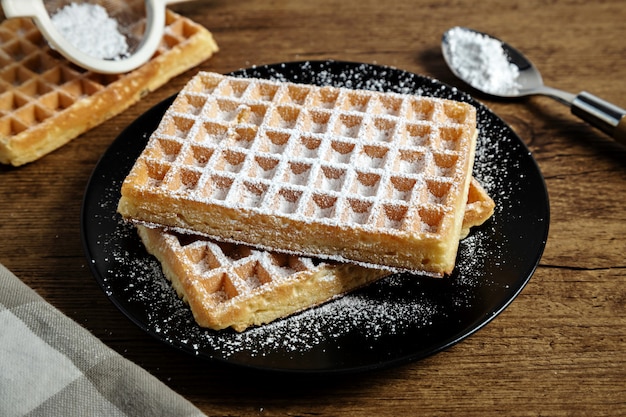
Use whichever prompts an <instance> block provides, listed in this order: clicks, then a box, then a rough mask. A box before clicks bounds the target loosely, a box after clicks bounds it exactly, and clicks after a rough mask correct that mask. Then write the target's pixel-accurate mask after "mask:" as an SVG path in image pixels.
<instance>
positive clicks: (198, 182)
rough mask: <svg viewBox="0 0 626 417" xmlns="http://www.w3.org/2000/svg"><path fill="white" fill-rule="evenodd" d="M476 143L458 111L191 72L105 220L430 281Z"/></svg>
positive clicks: (448, 250)
mask: <svg viewBox="0 0 626 417" xmlns="http://www.w3.org/2000/svg"><path fill="white" fill-rule="evenodd" d="M476 135H477V131H476V110H475V108H474V107H473V106H471V105H469V104H466V103H460V102H456V101H451V100H444V99H437V98H429V97H420V96H414V95H402V94H395V93H381V92H374V91H363V90H351V89H347V88H335V87H328V86H327V87H318V86H312V85H303V84H293V83H287V82H278V81H268V80H258V79H246V78H236V77H229V76H223V75H219V74H214V73H206V72H201V73H199V74H198V75H196V76H195V77H194V78H193V79H192V80H191V81H190V82H189V83H188V84H187V86H186V87H185V88H184V89H183V91H181V93H180V94H179V95H178V97H177V99H176V100H175V102H174V103H173V104H172V106H171V107H170V108H169V109H168V110H167V112H166V114H165V116H164V118H163V120H162V121H161V123H160V125H159V127H158V128H157V130H156V131H155V132H154V133H153V135H152V136H151V138H150V140H149V143H148V145H147V147H146V149H145V150H144V151H143V153H142V154H141V155H140V157H139V159H138V160H137V162H136V163H135V165H134V166H133V168H132V170H131V172H130V173H129V175H128V176H127V178H126V180H125V181H124V183H123V186H122V198H121V200H120V202H119V205H118V211H119V212H120V213H121V214H122V215H123V216H124V217H125V218H127V219H132V220H135V221H141V222H147V223H155V224H161V225H165V226H168V227H177V228H180V229H185V230H190V231H193V232H195V233H200V234H205V235H207V236H211V237H214V238H216V239H218V240H222V241H230V242H236V243H245V244H249V245H253V246H256V247H260V248H267V249H271V250H276V251H282V252H285V253H294V254H303V255H307V256H314V257H322V258H326V259H333V260H338V261H352V262H356V263H359V264H362V265H366V266H373V265H378V266H383V267H386V268H389V269H396V270H397V269H407V270H420V271H427V272H430V273H432V274H435V275H443V274H445V273H449V272H450V271H451V270H452V269H453V267H454V261H455V257H456V252H457V249H458V242H459V235H460V233H461V227H462V221H463V212H464V208H465V204H466V197H467V193H468V187H469V183H470V179H471V171H472V166H473V162H474V151H475V144H476Z"/></svg>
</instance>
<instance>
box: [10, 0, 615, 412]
mask: <svg viewBox="0 0 626 417" xmlns="http://www.w3.org/2000/svg"><path fill="white" fill-rule="evenodd" d="M175 9H176V10H177V11H178V12H180V13H182V14H184V15H186V16H189V17H191V18H193V19H194V20H196V21H198V22H200V23H202V24H204V25H205V26H206V27H207V28H209V29H210V30H211V31H212V32H213V33H214V35H215V37H216V40H217V42H218V44H219V45H220V47H221V51H220V52H219V53H218V54H217V55H216V56H215V57H214V58H212V59H211V60H209V61H207V62H206V63H204V64H203V65H202V66H201V68H200V69H204V70H211V71H217V72H222V73H226V72H229V71H232V70H236V69H239V68H243V67H248V66H251V65H262V64H268V63H276V62H282V61H294V60H309V59H337V60H346V61H360V62H366V63H377V64H382V65H390V66H394V67H398V68H401V69H404V70H408V71H412V72H416V73H420V74H424V75H428V76H431V77H435V78H437V79H439V80H441V81H443V82H446V83H449V84H452V85H454V86H457V87H459V88H462V89H466V90H467V91H469V92H470V93H474V92H472V91H471V90H468V89H467V87H466V86H464V85H463V84H462V83H460V82H459V81H457V80H456V79H454V78H453V76H452V75H451V73H450V72H449V71H448V70H447V69H446V67H445V64H444V63H443V59H442V57H441V53H440V52H439V51H440V50H439V41H440V38H441V34H442V33H443V32H444V31H445V30H446V29H448V28H449V27H451V26H455V25H463V26H469V27H472V28H475V29H478V30H481V31H485V32H489V33H492V34H494V35H496V36H498V37H500V38H503V39H506V40H508V41H509V42H511V43H512V44H513V45H515V46H516V47H517V48H519V49H520V50H522V51H524V52H525V53H526V54H527V55H528V56H529V57H530V58H531V59H532V60H533V61H534V62H535V63H536V64H537V65H538V66H539V68H540V69H541V71H542V73H543V77H544V80H545V81H546V83H547V84H549V85H551V86H553V87H557V88H562V89H565V90H568V91H570V92H578V91H581V90H586V91H589V92H591V93H593V94H596V95H598V96H600V97H602V98H604V99H606V100H608V101H611V102H613V103H615V104H618V105H620V106H622V107H626V99H625V98H624V97H626V85H624V84H623V83H621V82H620V81H619V80H624V79H626V46H625V45H626V43H625V42H624V39H626V28H625V26H624V21H626V7H624V2H623V1H622V0H605V1H597V2H588V1H580V0H564V1H548V0H529V1H525V2H498V1H496V0H485V1H480V2H478V1H465V0H452V1H432V0H424V1H408V0H407V1H393V0H392V1H388V2H383V1H380V0H376V1H372V0H365V1H363V0H359V1H357V0H346V1H342V2H335V1H330V0H323V1H303V0H291V1H263V0H241V1H236V2H235V1H227V0H212V1H196V2H190V3H187V4H181V5H178V6H176V7H175ZM196 71H197V69H194V70H192V71H189V72H188V73H186V74H183V75H181V76H179V77H177V78H176V79H174V80H173V81H172V82H170V83H169V84H168V85H167V86H165V87H163V88H161V89H160V90H158V91H157V92H155V93H153V94H151V95H149V96H148V97H146V98H145V99H144V100H142V101H141V102H140V103H138V104H137V105H135V106H134V107H132V108H131V109H129V110H128V111H126V112H124V113H123V114H121V115H119V116H118V117H116V118H114V119H112V120H110V121H108V122H106V123H104V124H103V125H101V126H98V127H96V128H95V129H93V130H91V131H90V132H88V133H86V134H84V135H83V136H81V137H80V138H78V139H76V140H75V141H73V142H71V143H70V144H68V145H66V146H65V147H63V148H62V149H60V150H58V151H56V152H54V153H52V154H50V155H48V156H46V157H44V158H42V159H41V160H39V161H37V162H35V163H32V164H29V165H26V166H23V167H21V168H17V169H16V168H10V167H6V166H1V167H0V190H1V193H2V194H1V195H2V200H1V203H0V218H1V220H0V241H1V242H2V243H1V244H0V262H2V263H3V264H4V265H5V266H7V267H8V268H9V269H11V270H12V271H13V272H14V273H15V274H16V275H18V276H19V277H20V278H21V279H23V280H24V281H25V282H26V283H27V284H29V285H30V286H31V287H33V288H34V289H35V290H36V291H37V292H39V293H40V294H41V295H42V296H44V297H45V298H46V299H47V300H48V301H49V302H51V303H52V304H53V305H55V306H56V307H58V308H59V309H61V310H62V311H63V312H65V313H66V314H67V315H69V316H70V317H72V318H74V319H75V320H76V321H78V322H79V323H80V324H82V325H84V326H85V327H86V328H88V329H89V330H90V331H91V332H93V333H94V334H95V335H96V336H98V337H99V338H101V339H102V340H103V341H104V342H105V343H106V344H108V345H109V346H111V347H112V348H114V349H116V350H117V351H118V352H120V353H121V354H122V355H124V356H125V357H127V358H129V359H131V360H133V361H135V362H136V363H138V364H139V365H141V366H143V367H145V368H146V369H147V370H148V371H150V372H152V373H153V374H155V375H156V376H157V377H158V378H160V379H161V380H163V381H164V382H165V383H166V384H168V385H169V386H170V387H172V388H173V389H174V390H176V391H177V392H179V393H181V394H182V395H184V396H185V397H186V398H188V399H190V400H191V401H192V402H193V403H195V404H196V405H197V406H199V407H200V408H202V409H203V410H204V411H205V412H206V414H207V415H221V416H234V415H251V416H254V415H262V416H275V415H334V416H347V415H350V416H370V415H380V416H387V415H389V416H392V415H394V416H395V415H424V416H444V415H445V416H449V415H462V416H487V415H505V416H589V415H592V416H617V415H626V260H625V253H626V240H625V238H624V236H626V210H625V209H624V202H625V201H626V165H625V164H624V161H625V160H626V152H625V150H624V148H623V147H621V146H619V145H617V144H615V143H613V142H612V141H611V140H609V139H608V138H607V137H606V136H604V135H603V134H601V133H599V132H598V131H596V130H594V129H593V128H591V127H589V126H587V125H586V124H585V123H583V122H581V121H580V120H578V119H576V118H575V117H574V116H572V115H570V113H569V110H568V109H567V108H565V107H564V106H562V105H560V104H558V103H556V102H554V101H552V100H551V99H549V98H545V97H532V98H528V99H522V100H517V101H514V102H505V101H494V100H489V99H487V98H486V97H482V96H480V95H476V97H477V98H478V99H479V100H481V101H482V102H484V103H485V104H486V105H487V106H489V107H490V108H491V109H492V110H493V111H494V112H496V113H497V114H498V115H499V116H501V117H502V118H503V119H504V120H505V121H506V122H508V123H509V124H510V125H511V126H512V127H513V129H514V130H515V131H516V132H517V133H518V134H519V135H520V137H521V138H522V139H523V140H524V142H525V143H526V144H527V145H528V147H529V149H530V151H531V152H532V154H533V156H534V157H535V158H536V160H537V162H538V164H539V166H540V168H541V170H542V172H543V174H544V176H545V180H546V184H547V187H548V191H549V195H550V203H551V226H550V235H549V240H548V244H547V247H546V250H545V253H544V256H543V258H542V260H541V263H540V265H539V268H538V269H537V271H536V273H535V275H534V276H533V278H532V279H531V281H530V283H529V284H528V285H527V287H526V288H525V289H524V290H523V291H522V293H521V294H520V296H519V297H518V298H517V299H516V300H515V301H514V302H513V303H512V304H511V305H510V306H509V307H508V308H507V309H506V310H505V311H504V312H503V313H502V314H501V315H500V316H498V317H497V318H496V319H495V320H494V321H493V322H491V323H490V324H489V325H488V326H486V327H485V328H484V329H482V330H480V331H479V332H477V333H476V334H475V335H473V336H472V337H470V338H468V339H467V340H465V341H463V342H462V343H460V344H458V345H456V346H454V347H452V348H451V349H449V350H447V351H445V352H442V353H440V354H437V355H435V356H433V357H430V358H427V359H425V360H423V361H420V362H416V363H411V364H408V365H403V366H399V367H396V368H393V369H388V370H383V371H377V372H373V373H367V374H364V375H357V376H354V375H352V376H347V377H341V378H332V379H324V378H310V377H309V378H302V377H295V376H294V377H289V378H288V377H282V378H278V377H268V376H267V375H264V374H256V373H248V372H243V371H240V370H237V369H233V368H231V367H227V366H224V365H219V364H214V363H209V362H204V361H198V360H196V359H195V358H192V357H188V356H186V355H183V354H181V353H178V352H175V351H173V350H171V349H170V348H168V347H166V346H163V345H162V344H161V343H159V342H157V341H154V340H153V339H152V338H150V337H149V336H148V335H146V334H144V333H143V332H141V331H140V330H139V329H138V328H136V327H135V326H134V325H133V324H131V323H130V322H129V321H128V320H127V319H125V318H124V317H123V316H122V315H121V313H120V312H119V311H118V310H116V308H115V307H114V306H113V305H112V304H111V303H110V302H109V301H108V300H107V298H106V297H105V296H104V294H103V293H102V291H101V290H100V289H99V287H98V286H97V285H96V282H95V280H94V279H93V277H92V276H91V274H90V272H89V270H88V268H87V266H86V261H85V257H84V255H83V251H82V246H81V241H80V233H79V227H80V226H79V217H80V205H81V200H82V196H83V192H84V188H85V186H86V184H87V181H88V178H89V175H90V173H91V171H92V169H93V168H94V165H95V164H96V162H97V161H98V158H99V156H100V155H101V154H102V153H103V152H104V151H105V150H106V149H107V147H108V145H109V144H110V143H111V142H112V141H113V140H114V139H115V137H116V136H117V134H119V132H120V131H121V130H122V129H123V128H124V127H126V126H127V125H128V124H129V123H131V122H132V121H133V120H134V119H135V118H136V117H138V116H139V115H140V114H142V113H143V112H145V111H146V110H147V109H149V108H150V107H152V106H153V105H155V104H156V103H158V102H159V101H161V100H162V99H164V98H166V97H168V96H170V95H171V94H173V93H175V92H177V91H178V90H179V89H180V88H181V87H182V86H183V85H184V84H185V83H186V81H187V80H188V79H189V78H190V77H191V76H192V75H193V74H194V73H195V72H196Z"/></svg>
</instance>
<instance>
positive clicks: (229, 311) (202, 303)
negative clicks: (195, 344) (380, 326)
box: [138, 226, 388, 331]
mask: <svg viewBox="0 0 626 417" xmlns="http://www.w3.org/2000/svg"><path fill="white" fill-rule="evenodd" d="M138 232H139V235H140V236H141V238H142V240H143V242H144V245H145V246H146V248H147V250H148V252H150V253H152V254H153V255H154V256H156V257H157V259H159V260H160V262H161V264H162V266H163V271H164V273H165V275H166V277H167V278H168V279H169V280H170V281H172V284H173V286H174V288H175V289H176V291H177V293H178V295H179V296H180V297H182V299H183V300H185V301H186V302H187V303H188V304H189V306H190V308H191V311H192V313H193V316H194V319H195V320H196V322H197V323H198V324H199V325H200V326H201V327H207V328H211V329H214V330H220V329H224V328H226V327H232V328H233V329H235V330H236V331H243V330H245V329H246V328H248V327H250V326H253V325H261V324H265V323H269V322H272V321H274V320H276V319H278V318H281V317H286V316H289V315H291V314H294V313H297V312H299V311H301V310H304V309H307V308H310V307H313V306H315V305H319V304H321V303H324V302H326V301H329V300H330V299H333V298H335V297H337V296H340V295H342V294H345V293H347V292H349V291H352V290H355V289H356V288H359V287H362V286H364V285H367V284H369V283H371V282H373V281H375V280H377V279H380V278H382V277H384V276H386V275H388V272H386V271H381V270H371V269H365V268H359V267H357V266H355V265H348V264H343V265H340V264H334V265H331V264H329V263H325V262H321V263H320V262H314V261H313V260H312V259H311V258H306V257H299V256H294V255H284V254H278V253H273V252H267V251H259V250H256V249H252V248H250V247H247V246H244V245H236V244H228V243H218V242H214V241H211V240H207V239H203V238H199V237H193V236H185V235H178V234H175V233H170V232H166V231H164V230H162V229H150V228H146V227H144V226H138Z"/></svg>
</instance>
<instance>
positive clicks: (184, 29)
mask: <svg viewBox="0 0 626 417" xmlns="http://www.w3.org/2000/svg"><path fill="white" fill-rule="evenodd" d="M166 24H167V27H166V29H165V33H164V36H163V40H162V42H161V45H160V47H159V49H158V51H157V52H156V53H155V55H154V57H153V58H152V59H151V60H150V61H149V62H148V63H146V64H144V65H143V66H141V67H140V68H138V69H136V70H134V71H132V72H129V73H127V74H120V75H102V74H97V73H94V72H91V71H85V70H82V69H80V68H78V67H76V66H74V65H72V64H70V63H69V62H68V61H67V60H65V59H64V58H62V57H61V56H60V55H59V54H57V53H56V52H54V51H53V50H51V49H50V47H49V46H48V44H47V43H46V41H45V39H44V38H43V36H42V35H41V33H40V32H39V30H38V29H37V28H36V27H35V25H34V24H33V23H32V22H31V21H30V20H28V19H11V20H6V21H4V22H2V23H1V24H0V67H1V68H2V69H1V70H0V163H4V164H12V165H15V166H18V165H22V164H25V163H28V162H31V161H34V160H36V159H38V158H40V157H42V156H43V155H46V154H48V153H49V152H52V151H53V150H55V149H57V148H59V147H61V146H63V145H64V144H66V143H67V142H69V141H70V140H72V139H74V138H76V137H77V136H79V135H80V134H82V133H84V132H86V131H87V130H89V129H91V128H92V127H94V126H96V125H98V124H100V123H102V122H104V121H105V120H107V119H109V118H111V117H113V116H115V115H117V114H119V113H121V112H122V111H124V110H125V109H127V108H128V107H130V106H131V105H132V104H134V103H136V102H137V101H138V100H139V99H140V98H141V97H143V96H145V95H146V94H147V93H149V92H151V91H153V90H155V89H157V88H158V87H160V86H162V85H163V84H165V83H166V82H167V81H168V80H170V79H171V78H172V77H174V76H176V75H178V74H180V73H182V72H184V71H186V70H188V69H189V68H192V67H194V66H196V65H198V64H199V63H201V62H202V61H204V60H206V59H207V58H209V57H210V56H211V55H212V54H213V53H215V52H216V51H217V49H218V48H217V44H216V43H215V41H214V40H213V37H212V35H211V33H210V32H209V31H208V30H206V29H205V28H203V27H202V26H200V25H198V24H196V23H195V22H193V21H191V20H189V19H187V18H185V17H182V16H179V15H178V14H176V13H173V12H171V11H168V12H167V19H166Z"/></svg>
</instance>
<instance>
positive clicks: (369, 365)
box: [81, 61, 549, 373]
mask: <svg viewBox="0 0 626 417" xmlns="http://www.w3.org/2000/svg"><path fill="white" fill-rule="evenodd" d="M233 75H236V76H240V77H257V78H271V79H279V80H286V81H293V82H302V83H312V84H319V85H328V84H330V85H334V86H344V87H349V88H362V89H373V90H381V91H394V92H400V93H413V94H420V95H427V96H436V97H443V98H451V99H455V100H459V101H466V102H470V103H472V104H473V105H474V106H476V107H477V109H478V123H479V129H480V136H479V139H478V148H477V155H476V162H475V169H474V175H475V176H476V177H477V178H478V179H479V180H481V182H482V183H483V184H484V186H485V188H486V189H487V190H488V191H489V193H490V195H491V196H492V197H493V198H494V200H495V201H496V205H497V208H496V211H495V214H494V216H493V218H492V219H490V220H489V221H488V222H487V223H486V224H484V225H483V226H481V227H479V228H476V229H474V230H473V231H472V233H471V235H470V236H469V237H468V238H466V239H465V240H463V241H462V243H461V245H460V251H459V255H458V260H457V267H456V269H455V271H454V273H453V275H452V276H451V277H449V278H446V279H433V278H427V277H423V278H421V277H413V276H407V275H394V276H391V277H389V278H387V279H384V280H382V281H379V282H377V283H375V284H373V285H370V286H369V287H367V288H364V289H362V290H360V291H357V292H355V293H353V294H349V295H347V296H345V297H342V298H339V299H337V300H334V301H331V302H329V303H327V304H325V305H323V306H320V307H316V308H313V309H310V310H308V311H305V312H303V313H300V314H297V315H294V316H292V317H288V318H286V319H282V320H278V321H276V322H274V323H271V324H269V325H266V326H261V327H258V328H253V329H249V330H247V331H245V332H243V333H236V332H234V331H231V330H224V331H220V332H215V331H211V330H206V329H202V328H200V327H198V326H197V325H196V324H195V322H194V320H193V318H192V316H191V313H190V311H189V310H188V308H187V307H186V306H185V305H184V304H183V303H182V302H181V301H180V300H179V299H178V298H177V297H176V294H175V292H174V291H173V290H172V288H171V287H170V285H169V283H168V282H167V281H166V280H165V278H164V276H163V274H162V273H161V270H160V266H159V263H158V262H157V261H156V260H154V259H153V258H152V257H151V256H149V255H148V254H147V253H146V252H145V250H144V248H143V246H142V244H141V242H140V240H139V238H138V237H137V235H136V232H135V230H134V228H133V227H132V226H129V225H128V224H125V223H124V222H123V221H121V219H120V217H119V216H118V215H117V214H116V206H117V201H118V199H119V189H120V185H121V182H122V180H123V179H124V178H125V176H126V174H127V173H128V171H129V170H130V168H131V166H132V165H133V163H134V161H135V159H136V158H137V156H138V155H139V154H140V152H141V151H142V149H143V148H144V146H145V144H146V142H147V139H148V137H149V135H150V134H151V133H152V131H153V130H154V129H155V128H156V126H157V125H158V123H159V121H160V119H161V117H162V116H163V114H164V112H165V111H166V109H167V108H168V106H169V105H170V104H171V102H172V100H173V97H171V98H169V99H167V100H165V101H164V102H162V103H160V104H158V105H156V106H155V107H153V108H152V109H151V110H149V111H148V112H146V113H145V114H143V115H142V116H141V117H139V118H138V119H137V120H136V121H135V122H133V123H132V124H131V125H130V126H129V127H128V128H127V129H126V130H125V131H124V132H122V134H121V135H120V136H119V137H118V138H117V139H116V140H115V141H114V142H113V144H112V145H111V147H110V148H109V149H108V150H107V151H106V153H105V154H104V155H103V156H102V159H101V160H100V162H99V163H98V165H97V166H96V168H95V170H94V172H93V174H92V177H91V179H90V181H89V184H88V186H87V189H86V193H85V199H84V202H83V210H82V219H81V225H82V238H83V243H84V246H85V252H86V256H87V258H88V260H89V265H90V268H91V269H92V272H93V274H94V275H95V277H96V279H97V281H98V283H99V284H100V285H101V286H102V288H103V290H104V292H105V294H106V295H107V297H109V298H110V299H111V301H112V302H113V303H114V304H115V305H116V306H117V307H118V308H119V309H120V310H121V311H122V312H123V313H124V314H125V315H126V316H128V317H129V318H130V319H131V320H132V321H133V322H135V323H136V324H137V325H138V326H139V327H140V328H142V329H143V330H145V331H146V332H148V333H149V334H151V335H153V336H154V337H155V338H157V339H159V340H161V341H163V342H165V343H167V344H169V345H171V346H172V347H174V348H176V349H180V350H183V351H186V352H189V353H191V354H193V355H196V356H199V357H202V358H210V359H215V360H220V361H224V362H227V363H231V364H236V365H240V366H244V367H249V368H255V369H263V370H272V371H285V372H309V373H333V372H353V371H364V370H369V369H374V368H381V367H385V366H390V365H396V364H399V363H404V362H407V361H411V360H417V359H421V358H424V357H426V356H429V355H432V354H434V353H436V352H439V351H441V350H443V349H446V348H448V347H450V346H451V345H453V344H455V343H457V342H459V341H461V340H462V339H464V338H466V337H468V336H469V335H471V334H472V333H474V332H475V331H476V330H478V329H480V328H481V327H482V326H484V325H485V324H486V323H488V322H489V321H491V320H492V319H493V318H494V317H495V316H496V315H498V313H500V312H501V311H502V310H503V309H504V308H505V307H506V306H507V305H508V304H509V303H510V302H511V301H512V300H513V299H514V298H515V297H516V296H517V294H518V293H519V292H520V291H521V289H522V288H523V287H524V285H526V283H527V282H528V280H529V279H530V277H531V275H532V274H533V272H534V270H535V268H536V266H537V264H538V262H539V259H540V258H541V254H542V252H543V249H544V246H545V243H546V238H547V234H548V224H549V205H548V196H547V191H546V187H545V183H544V180H543V177H542V175H541V173H540V171H539V169H538V167H537V164H536V162H535V161H534V159H533V157H532V156H531V155H530V152H529V151H528V149H527V148H526V147H525V145H524V144H523V143H522V141H521V140H520V139H519V137H518V136H517V135H516V134H515V133H514V132H513V131H512V130H511V128H510V127H509V126H508V125H506V124H505V123H504V122H503V121H502V120H501V119H500V118H499V117H497V116H496V115H495V114H493V113H492V112H490V111H489V110H488V109H487V108H486V107H484V106H483V105H481V104H480V103H478V102H476V101H475V100H474V99H472V98H471V97H470V96H469V95H467V94H465V93H463V92H460V91H458V90H457V89H455V88H452V87H449V86H447V85H444V84H442V83H440V82H438V81H436V80H433V79H430V78H426V77H423V76H419V75H415V74H412V73H408V72H405V71H401V70H397V69H393V68H388V67H381V66H376V65H367V64H359V63H347V62H337V61H320V62H294V63H283V64H276V65H269V66H262V67H254V68H251V69H246V70H240V71H237V72H235V73H234V74H233Z"/></svg>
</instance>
